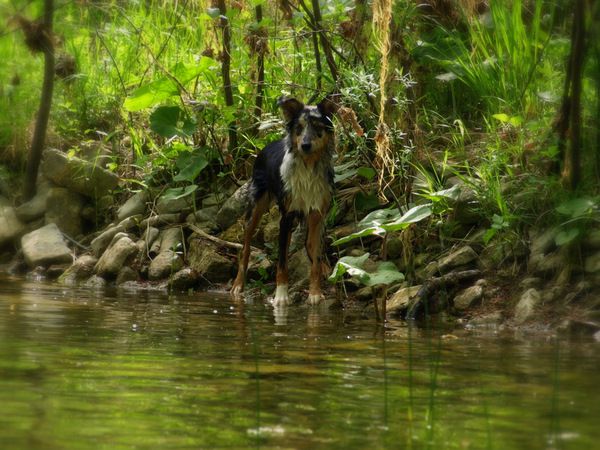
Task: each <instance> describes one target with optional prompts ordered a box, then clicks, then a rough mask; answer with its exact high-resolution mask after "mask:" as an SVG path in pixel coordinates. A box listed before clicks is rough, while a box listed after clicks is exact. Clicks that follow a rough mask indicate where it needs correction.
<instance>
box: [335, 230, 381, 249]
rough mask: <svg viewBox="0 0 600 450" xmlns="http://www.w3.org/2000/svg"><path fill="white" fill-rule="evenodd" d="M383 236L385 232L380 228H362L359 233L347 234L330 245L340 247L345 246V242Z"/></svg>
mask: <svg viewBox="0 0 600 450" xmlns="http://www.w3.org/2000/svg"><path fill="white" fill-rule="evenodd" d="M383 234H385V230H384V229H383V228H380V227H369V228H364V229H362V230H360V231H357V232H355V233H352V234H349V235H348V236H344V237H343V238H339V239H338V240H337V241H334V242H333V243H332V245H342V244H345V243H346V242H350V241H352V240H353V239H358V238H361V237H366V236H381V235H383Z"/></svg>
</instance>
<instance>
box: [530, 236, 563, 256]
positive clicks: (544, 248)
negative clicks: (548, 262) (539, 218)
mask: <svg viewBox="0 0 600 450" xmlns="http://www.w3.org/2000/svg"><path fill="white" fill-rule="evenodd" d="M557 233H558V229H557V228H550V229H549V230H545V231H541V230H533V231H531V233H530V235H529V239H530V241H531V244H530V245H529V249H530V256H529V259H530V260H536V261H537V260H538V259H541V258H543V257H544V255H545V254H547V253H549V252H551V251H553V250H554V249H555V248H556V243H555V241H554V239H555V238H556V234H557Z"/></svg>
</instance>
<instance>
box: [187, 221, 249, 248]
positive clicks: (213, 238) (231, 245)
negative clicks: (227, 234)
mask: <svg viewBox="0 0 600 450" xmlns="http://www.w3.org/2000/svg"><path fill="white" fill-rule="evenodd" d="M187 227H188V228H189V229H190V230H192V231H193V232H194V233H196V234H197V235H198V236H200V237H201V238H203V239H206V240H208V241H211V242H214V243H215V244H217V245H220V246H221V247H227V248H231V249H234V250H241V249H242V247H243V245H242V244H238V243H237V242H230V241H225V240H223V239H219V238H218V237H216V236H212V235H210V234H208V233H207V232H205V231H202V230H201V229H200V228H198V227H197V226H196V225H194V224H191V223H188V224H187ZM250 251H252V252H261V251H260V250H259V249H258V248H256V247H250Z"/></svg>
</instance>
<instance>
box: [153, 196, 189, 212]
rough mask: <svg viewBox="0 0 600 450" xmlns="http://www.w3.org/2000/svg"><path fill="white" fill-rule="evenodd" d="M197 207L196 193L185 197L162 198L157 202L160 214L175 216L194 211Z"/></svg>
mask: <svg viewBox="0 0 600 450" xmlns="http://www.w3.org/2000/svg"><path fill="white" fill-rule="evenodd" d="M195 205H196V201H195V196H194V193H191V194H189V195H186V196H184V197H175V198H174V197H171V196H165V195H163V196H161V197H160V198H159V199H158V201H157V202H156V212H158V214H174V213H182V212H185V211H190V210H192V209H193V208H194V207H195Z"/></svg>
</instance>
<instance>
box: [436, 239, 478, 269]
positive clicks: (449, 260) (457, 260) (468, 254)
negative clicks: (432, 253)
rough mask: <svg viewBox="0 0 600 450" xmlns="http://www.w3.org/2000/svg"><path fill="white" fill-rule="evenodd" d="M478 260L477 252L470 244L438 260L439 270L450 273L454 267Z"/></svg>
mask: <svg viewBox="0 0 600 450" xmlns="http://www.w3.org/2000/svg"><path fill="white" fill-rule="evenodd" d="M476 260H477V253H475V250H473V249H472V248H471V247H469V246H468V245H466V246H464V247H461V248H459V249H458V250H456V251H454V252H452V253H450V254H449V255H448V256H446V257H445V258H442V259H441V260H440V261H439V262H438V270H439V271H440V272H441V273H442V274H445V273H448V272H450V271H451V270H452V269H455V268H457V267H460V266H464V265H466V264H469V263H472V262H474V261H476Z"/></svg>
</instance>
